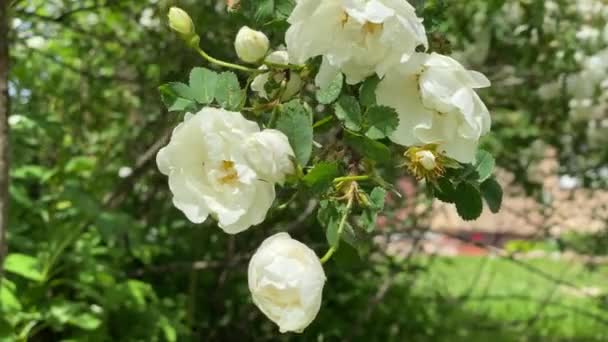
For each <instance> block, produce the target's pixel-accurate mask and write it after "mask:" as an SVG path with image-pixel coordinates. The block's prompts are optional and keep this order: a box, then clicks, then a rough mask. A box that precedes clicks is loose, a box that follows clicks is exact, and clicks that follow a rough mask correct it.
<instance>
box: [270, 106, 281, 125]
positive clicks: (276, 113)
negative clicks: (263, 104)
mask: <svg viewBox="0 0 608 342" xmlns="http://www.w3.org/2000/svg"><path fill="white" fill-rule="evenodd" d="M278 119H279V106H278V105H276V106H274V108H272V115H271V116H270V120H269V121H268V128H274V126H275V125H276V123H277V120H278Z"/></svg>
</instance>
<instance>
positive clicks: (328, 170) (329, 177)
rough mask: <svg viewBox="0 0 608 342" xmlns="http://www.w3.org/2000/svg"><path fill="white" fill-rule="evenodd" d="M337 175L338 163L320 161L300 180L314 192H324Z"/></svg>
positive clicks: (338, 171)
mask: <svg viewBox="0 0 608 342" xmlns="http://www.w3.org/2000/svg"><path fill="white" fill-rule="evenodd" d="M339 175H340V167H339V165H338V163H336V162H321V163H318V164H316V165H315V166H314V167H313V168H312V169H311V170H310V171H309V172H308V173H307V174H306V176H304V177H302V181H303V182H304V184H305V185H306V186H307V187H308V188H310V189H311V191H313V192H314V193H324V192H325V191H327V190H328V189H329V188H330V187H331V185H332V183H333V180H334V179H335V178H337V177H338V176H339Z"/></svg>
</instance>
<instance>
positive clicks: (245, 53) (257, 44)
mask: <svg viewBox="0 0 608 342" xmlns="http://www.w3.org/2000/svg"><path fill="white" fill-rule="evenodd" d="M269 45H270V42H269V41H268V37H266V35H265V34H264V33H263V32H260V31H256V30H252V29H251V28H249V27H247V26H243V27H241V29H240V30H239V32H238V33H237V35H236V38H235V40H234V49H235V50H236V54H237V55H238V56H239V58H240V59H241V60H243V61H244V62H247V63H255V62H257V61H259V60H261V59H262V58H264V56H266V52H268V47H269Z"/></svg>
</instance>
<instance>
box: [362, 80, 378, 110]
mask: <svg viewBox="0 0 608 342" xmlns="http://www.w3.org/2000/svg"><path fill="white" fill-rule="evenodd" d="M378 83H380V78H378V77H377V76H372V77H368V78H367V79H366V80H365V81H364V82H363V83H362V84H361V88H360V89H359V101H361V104H362V105H363V106H365V107H371V106H373V105H375V104H376V88H377V87H378Z"/></svg>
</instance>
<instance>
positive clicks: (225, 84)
mask: <svg viewBox="0 0 608 342" xmlns="http://www.w3.org/2000/svg"><path fill="white" fill-rule="evenodd" d="M215 99H216V100H217V102H218V104H219V105H220V106H221V107H222V108H226V109H228V110H238V109H239V108H240V106H241V101H243V91H242V90H241V86H240V84H239V80H238V78H237V77H236V74H235V73H233V72H231V71H224V72H222V73H221V74H219V76H218V78H217V88H216V89H215Z"/></svg>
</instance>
